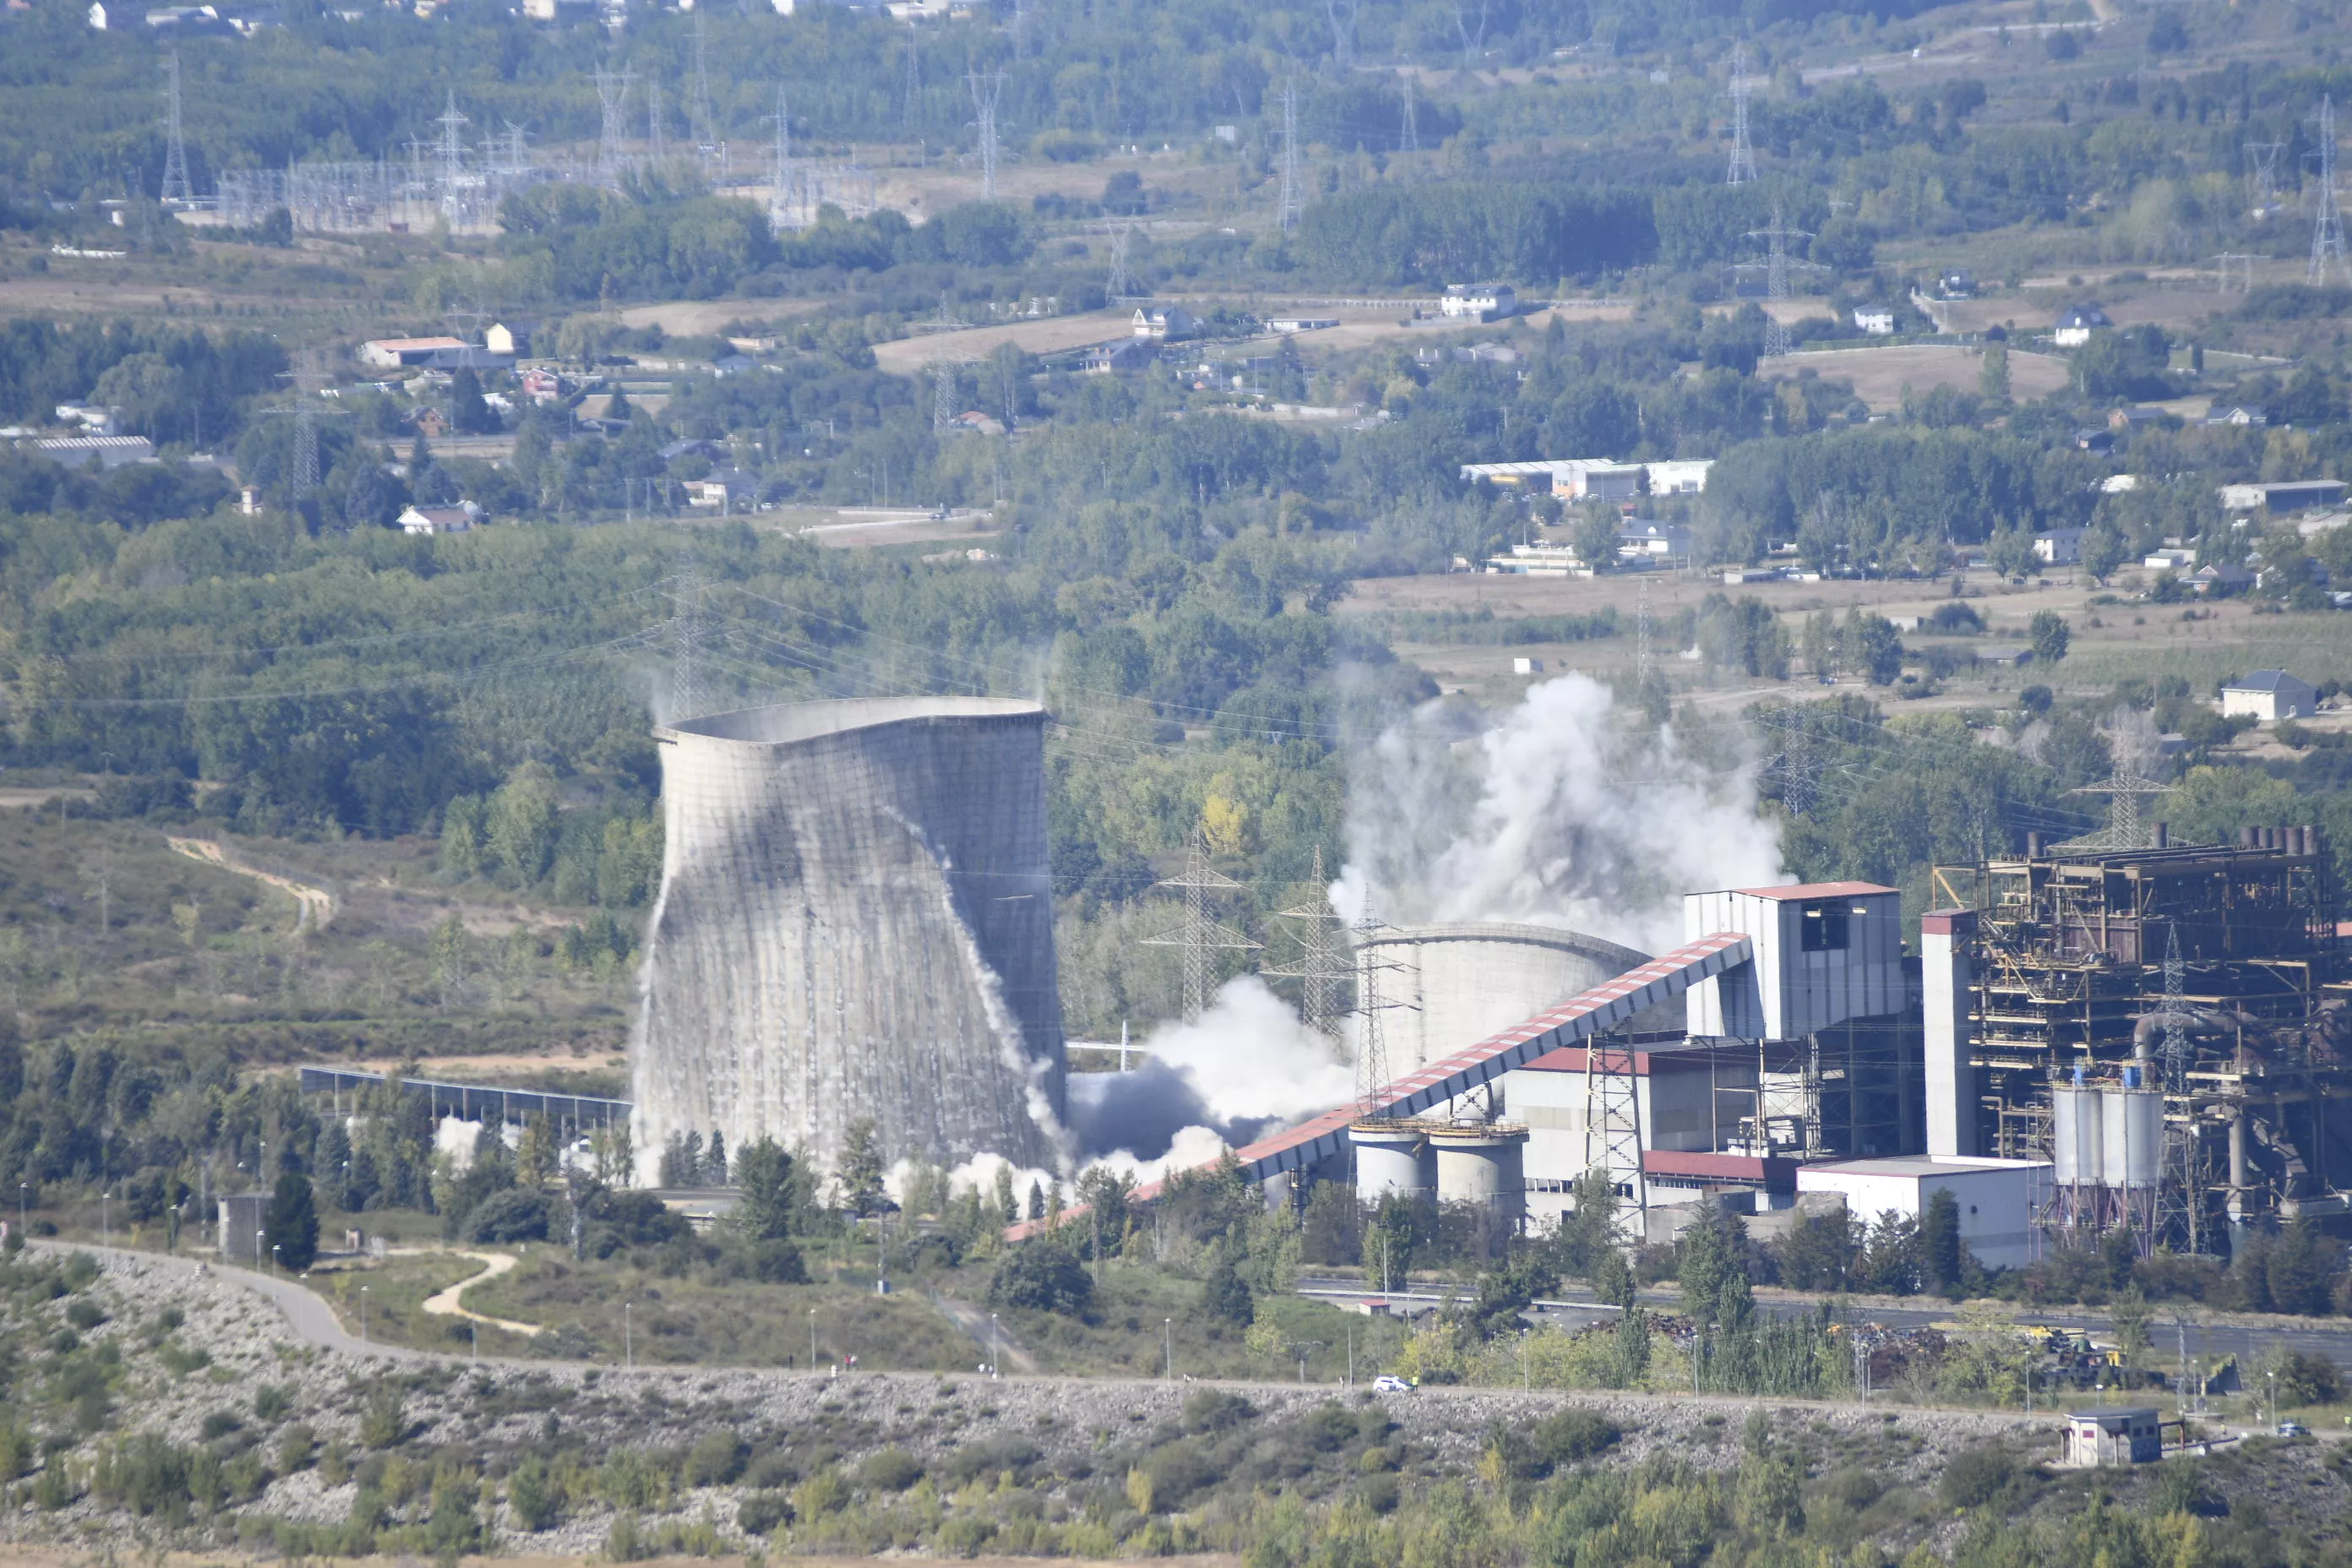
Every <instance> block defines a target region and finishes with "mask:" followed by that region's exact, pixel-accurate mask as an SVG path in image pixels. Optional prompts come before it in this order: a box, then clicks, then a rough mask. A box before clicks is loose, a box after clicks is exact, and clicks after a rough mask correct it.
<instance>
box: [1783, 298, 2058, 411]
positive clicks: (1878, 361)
mask: <svg viewBox="0 0 2352 1568" xmlns="http://www.w3.org/2000/svg"><path fill="white" fill-rule="evenodd" d="M1938 308H1939V309H1940V307H1938ZM1983 367H1984V358H1983V356H1982V355H1980V354H1979V353H1975V352H1974V351H1972V350H1969V349H1964V348H1956V347H1952V346H1949V345H1947V344H1942V343H1906V344H1904V345H1902V346H1900V347H1898V348H1885V349H1867V348H1864V349H1823V350H1818V351H1814V352H1811V353H1794V354H1781V355H1778V356H1775V357H1774V358H1771V359H1767V360H1762V361H1759V362H1758V363H1757V366H1756V374H1758V375H1759V376H1763V377H1766V378H1767V379H1780V380H1785V379H1788V378H1790V377H1793V376H1795V375H1797V374H1800V373H1801V372H1803V371H1808V370H1811V371H1818V372H1819V373H1820V374H1821V377H1822V380H1823V381H1850V382H1852V383H1853V394H1854V395H1855V396H1856V397H1859V398H1861V399H1862V400H1863V401H1864V403H1867V404H1868V405H1870V408H1871V412H1873V413H1874V414H1885V413H1892V412H1894V411H1895V410H1897V409H1899V408H1901V407H1902V406H1903V392H1904V389H1905V388H1906V387H1908V388H1909V389H1910V390H1911V392H1912V394H1913V395H1924V394H1926V393H1927V392H1930V391H1932V390H1934V389H1935V388H1937V387H1938V386H1948V387H1951V388H1953V389H1955V390H1956V391H1959V392H1969V393H1973V392H1974V391H1976V389H1977V380H1978V376H1979V374H1980V373H1981V372H1982V370H1983ZM2067 377H2068V371H2067V366H2066V362H2065V361H2064V360H2063V359H2058V358H2055V357H2053V356H2052V355H2049V354H2036V353H2021V352H2019V351H2017V350H2011V352H2010V356H2009V387H2010V395H2011V396H2012V397H2014V398H2016V399H2017V400H2018V401H2019V402H2021V403H2022V402H2028V401H2031V400H2032V399H2035V398H2040V397H2047V396H2048V395H2050V394H2052V393H2053V392H2059V391H2063V390H2064V388H2065V386H2066V384H2067Z"/></svg>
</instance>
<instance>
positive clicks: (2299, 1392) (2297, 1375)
mask: <svg viewBox="0 0 2352 1568" xmlns="http://www.w3.org/2000/svg"><path fill="white" fill-rule="evenodd" d="M2278 1391H2279V1397H2280V1398H2281V1399H2282V1400H2284V1402H2285V1403H2287V1404H2289V1405H2333V1404H2335V1403H2336V1401H2338V1400H2340V1399H2342V1398H2343V1397H2344V1374H2343V1373H2340V1372H2338V1371H2337V1370H2336V1363H2334V1362H2332V1361H2330V1360H2328V1359H2327V1358H2326V1356H2318V1355H2305V1353H2304V1352H2301V1351H2289V1352H2287V1353H2286V1355H2285V1356H2284V1358H2282V1359H2281V1360H2280V1362H2279V1368H2278Z"/></svg>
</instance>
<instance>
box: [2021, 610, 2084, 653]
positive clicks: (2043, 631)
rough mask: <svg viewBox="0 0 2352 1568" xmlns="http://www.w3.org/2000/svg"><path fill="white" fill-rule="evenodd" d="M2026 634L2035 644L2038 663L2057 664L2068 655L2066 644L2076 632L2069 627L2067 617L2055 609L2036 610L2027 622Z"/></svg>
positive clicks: (2034, 649) (2034, 648) (2034, 650)
mask: <svg viewBox="0 0 2352 1568" xmlns="http://www.w3.org/2000/svg"><path fill="white" fill-rule="evenodd" d="M2026 636H2027V637H2028V639H2029V640H2030V641H2031V642H2032V645H2033V658H2034V661H2035V662H2036V663H2038V664H2056V663H2057V662H2058V661H2059V660H2060V659H2062V658H2065V657H2066V645H2067V643H2068V642H2069V641H2070V640H2072V638H2073V636H2074V634H2073V633H2072V632H2071V631H2069V630H2068V629H2067V626H2066V617H2065V616H2062V615H2060V614H2059V613H2058V612H2057V611H2055V610H2036V611H2034V612H2033V618H2032V620H2030V621H2028V622H2027V623H2026Z"/></svg>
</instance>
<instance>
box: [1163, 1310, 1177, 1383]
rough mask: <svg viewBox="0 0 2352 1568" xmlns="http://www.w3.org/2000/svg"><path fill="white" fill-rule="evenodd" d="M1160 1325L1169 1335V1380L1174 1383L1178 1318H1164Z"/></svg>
mask: <svg viewBox="0 0 2352 1568" xmlns="http://www.w3.org/2000/svg"><path fill="white" fill-rule="evenodd" d="M1160 1330H1161V1331H1162V1332H1164V1333H1165V1334H1166V1335H1167V1336H1168V1381H1169V1382H1171V1383H1173V1382H1175V1381H1176V1320H1175V1319H1173V1318H1162V1319H1160Z"/></svg>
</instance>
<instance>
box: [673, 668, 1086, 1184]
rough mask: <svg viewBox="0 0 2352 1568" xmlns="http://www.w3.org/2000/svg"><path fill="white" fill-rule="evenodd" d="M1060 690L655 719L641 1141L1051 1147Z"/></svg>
mask: <svg viewBox="0 0 2352 1568" xmlns="http://www.w3.org/2000/svg"><path fill="white" fill-rule="evenodd" d="M1044 730H1045V710H1043V709H1042V708H1040V707H1038V706H1037V705H1036V704H1034V703H1032V702H1024V701H1015V700H1006V699H995V698H908V699H887V700H880V699H877V700H842V701H826V702H805V703H792V704H784V705H781V706H776V707H769V708H756V709H750V710H744V711H741V712H734V713H720V714H715V715H712V716H710V717H708V718H698V719H692V720H687V721H679V722H677V723H675V724H671V725H668V726H667V727H664V728H660V729H657V730H656V731H655V732H654V734H655V739H656V742H658V743H659V745H660V749H661V755H662V806H663V821H664V825H665V828H666V831H667V837H666V840H665V845H664V861H663V868H662V889H661V895H660V899H659V901H658V903H657V905H656V910H655V914H654V919H653V929H652V933H651V936H650V939H649V943H648V949H647V959H646V996H645V1007H644V1016H643V1022H642V1026H641V1028H640V1031H639V1036H638V1038H637V1040H636V1042H635V1052H634V1057H635V1060H634V1064H633V1066H634V1074H635V1100H636V1106H637V1112H636V1120H635V1146H636V1148H637V1149H638V1150H639V1151H641V1152H646V1153H647V1155H648V1157H650V1156H651V1155H653V1154H657V1153H658V1152H659V1151H660V1149H661V1148H662V1147H663V1145H664V1143H665V1142H667V1140H668V1139H669V1138H670V1137H671V1136H673V1135H680V1134H685V1133H688V1132H699V1133H703V1134H705V1135H707V1134H708V1133H709V1132H710V1131H713V1130H717V1131H722V1132H724V1133H725V1134H726V1136H727V1141H728V1142H729V1143H730V1145H732V1146H734V1147H736V1148H740V1147H742V1146H743V1144H744V1143H746V1142H750V1141H751V1140H753V1139H756V1138H759V1137H761V1136H763V1135H764V1136H768V1137H772V1138H774V1139H775V1140H776V1141H777V1142H781V1143H782V1144H784V1145H785V1146H786V1147H788V1148H792V1149H793V1150H795V1151H798V1152H801V1153H802V1154H803V1156H805V1157H806V1158H808V1159H810V1160H812V1161H813V1162H814V1163H815V1164H816V1166H817V1167H818V1168H819V1169H822V1170H827V1171H834V1170H838V1169H839V1166H840V1163H841V1158H842V1152H843V1149H844V1146H845V1142H846V1141H847V1138H848V1133H849V1130H850V1128H851V1127H852V1126H853V1125H854V1124H856V1123H857V1122H859V1121H870V1122H871V1123H872V1124H873V1125H874V1129H875V1131H876V1133H877V1138H878V1141H879V1143H880V1146H881V1148H882V1149H883V1150H884V1151H885V1152H887V1156H888V1157H889V1158H892V1159H898V1158H900V1157H905V1156H910V1155H911V1156H920V1157H922V1158H925V1159H928V1160H931V1161H934V1162H937V1163H941V1164H947V1165H953V1164H955V1163H960V1162H961V1161H964V1160H968V1159H970V1158H971V1157H972V1156H973V1155H975V1154H979V1153H982V1152H993V1153H997V1154H1002V1155H1004V1156H1006V1157H1008V1158H1011V1159H1013V1160H1014V1161H1016V1162H1018V1163H1022V1164H1024V1165H1044V1164H1047V1163H1051V1161H1052V1159H1053V1155H1054V1152H1055V1151H1054V1146H1053V1141H1052V1140H1053V1131H1054V1128H1055V1126H1057V1125H1058V1121H1059V1118H1060V1116H1061V1113H1062V1109H1063V1096H1062V1091H1063V1072H1064V1063H1063V1039H1062V1015H1061V1005H1060V1001H1059V999H1058V994H1057V991H1056V977H1055V957H1054V906H1053V885H1052V881H1051V879H1050V877H1049V876H1048V874H1047V870H1046V848H1045V844H1046V840H1045V751H1044Z"/></svg>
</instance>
